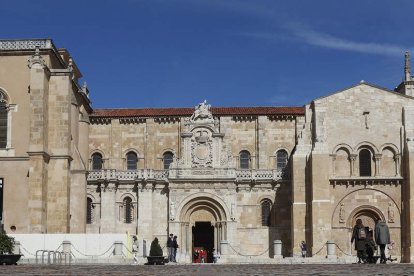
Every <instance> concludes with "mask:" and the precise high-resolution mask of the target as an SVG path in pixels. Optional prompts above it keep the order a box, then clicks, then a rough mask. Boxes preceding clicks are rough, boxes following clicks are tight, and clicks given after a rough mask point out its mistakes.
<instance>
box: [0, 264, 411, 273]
mask: <svg viewBox="0 0 414 276" xmlns="http://www.w3.org/2000/svg"><path fill="white" fill-rule="evenodd" d="M352 274H353V275H414V264H385V265H380V264H376V265H372V264H337V265H327V264H298V265H276V264H274V265H273V264H272V265H270V264H229V265H217V264H215V265H213V264H203V265H164V266H147V265H70V266H69V265H67V266H64V265H60V266H58V265H49V266H41V265H17V266H1V267H0V275H92V276H93V275H145V276H152V275H154V276H160V275H170V276H172V275H174V276H178V275H191V276H209V275H214V276H230V275H252V276H254V275H352Z"/></svg>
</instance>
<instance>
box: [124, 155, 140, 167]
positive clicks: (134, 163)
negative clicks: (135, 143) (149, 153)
mask: <svg viewBox="0 0 414 276" xmlns="http://www.w3.org/2000/svg"><path fill="white" fill-rule="evenodd" d="M126 159H127V170H136V169H137V167H138V156H137V154H136V153H135V152H133V151H130V152H128V153H127V156H126Z"/></svg>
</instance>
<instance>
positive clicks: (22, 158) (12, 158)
mask: <svg viewBox="0 0 414 276" xmlns="http://www.w3.org/2000/svg"><path fill="white" fill-rule="evenodd" d="M29 160H30V157H29V156H4V157H0V162H1V161H29Z"/></svg>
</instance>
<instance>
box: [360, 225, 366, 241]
mask: <svg viewBox="0 0 414 276" xmlns="http://www.w3.org/2000/svg"><path fill="white" fill-rule="evenodd" d="M366 238H367V233H366V232H365V229H364V228H363V227H361V228H359V229H358V240H365V239H366Z"/></svg>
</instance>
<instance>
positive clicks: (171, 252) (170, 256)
mask: <svg viewBox="0 0 414 276" xmlns="http://www.w3.org/2000/svg"><path fill="white" fill-rule="evenodd" d="M173 236H174V235H173V234H170V236H169V237H168V240H167V249H168V261H169V262H172V261H173V258H174V246H173V245H174V242H173Z"/></svg>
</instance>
